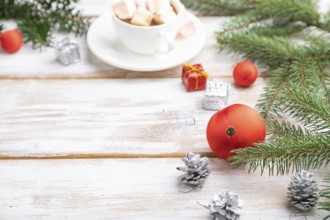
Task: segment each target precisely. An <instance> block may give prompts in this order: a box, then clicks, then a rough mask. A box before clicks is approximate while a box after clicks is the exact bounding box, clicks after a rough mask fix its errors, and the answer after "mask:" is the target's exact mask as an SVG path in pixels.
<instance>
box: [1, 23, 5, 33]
mask: <svg viewBox="0 0 330 220" xmlns="http://www.w3.org/2000/svg"><path fill="white" fill-rule="evenodd" d="M3 29H5V26H4V25H3V24H0V32H1V31H3Z"/></svg>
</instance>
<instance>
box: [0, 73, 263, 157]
mask: <svg viewBox="0 0 330 220" xmlns="http://www.w3.org/2000/svg"><path fill="white" fill-rule="evenodd" d="M225 80H227V81H228V82H230V83H231V88H232V89H231V95H230V97H229V103H230V104H233V103H245V104H248V105H250V106H254V104H255V103H256V101H257V99H258V96H259V94H260V93H261V90H262V88H263V86H264V79H263V78H260V79H258V80H257V82H256V83H255V84H254V85H253V86H252V87H250V88H247V89H246V88H245V89H244V88H238V87H236V86H235V85H233V82H232V79H231V78H225ZM203 96H204V91H197V92H186V91H185V89H184V86H183V85H182V83H181V79H180V78H172V79H110V80H107V79H98V80H1V81H0V100H1V108H0V154H1V155H11V156H14V155H20V156H31V155H33V156H38V155H66V154H73V153H76V154H78V153H83V154H88V153H94V154H95V153H107V154H109V153H112V154H113V153H134V154H144V153H149V154H161V153H176V152H184V153H185V152H186V151H189V150H194V151H198V152H209V151H210V150H209V148H208V144H207V141H206V138H205V132H206V125H207V122H208V120H209V118H210V117H211V116H212V115H213V114H214V113H215V111H207V110H204V109H202V101H203ZM194 120H195V124H191V123H194Z"/></svg>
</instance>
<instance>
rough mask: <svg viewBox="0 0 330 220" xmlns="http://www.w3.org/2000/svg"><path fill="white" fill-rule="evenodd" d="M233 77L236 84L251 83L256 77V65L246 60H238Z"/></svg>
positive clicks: (243, 85)
mask: <svg viewBox="0 0 330 220" xmlns="http://www.w3.org/2000/svg"><path fill="white" fill-rule="evenodd" d="M233 77H234V80H235V82H236V84H237V85H239V86H242V87H248V86H250V85H252V84H253V83H254V82H255V81H256V79H257V77H258V70H257V67H256V66H255V65H254V64H253V63H251V62H249V61H247V60H246V61H243V62H240V63H238V64H236V66H235V68H234V71H233Z"/></svg>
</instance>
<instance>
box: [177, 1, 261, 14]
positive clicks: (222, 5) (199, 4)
mask: <svg viewBox="0 0 330 220" xmlns="http://www.w3.org/2000/svg"><path fill="white" fill-rule="evenodd" d="M181 2H182V3H183V4H184V5H185V6H186V7H189V8H191V9H193V10H198V11H199V12H200V13H201V14H204V15H213V16H214V15H216V16H227V15H237V14H241V13H244V12H246V11H248V10H250V9H253V8H254V2H255V1H254V0H181Z"/></svg>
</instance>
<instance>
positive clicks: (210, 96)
mask: <svg viewBox="0 0 330 220" xmlns="http://www.w3.org/2000/svg"><path fill="white" fill-rule="evenodd" d="M228 94H229V84H228V83H227V82H224V81H215V80H208V81H207V83H206V90H205V93H204V100H203V108H204V109H206V110H216V111H217V110H220V109H222V108H223V107H225V106H226V105H227V103H228Z"/></svg>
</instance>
